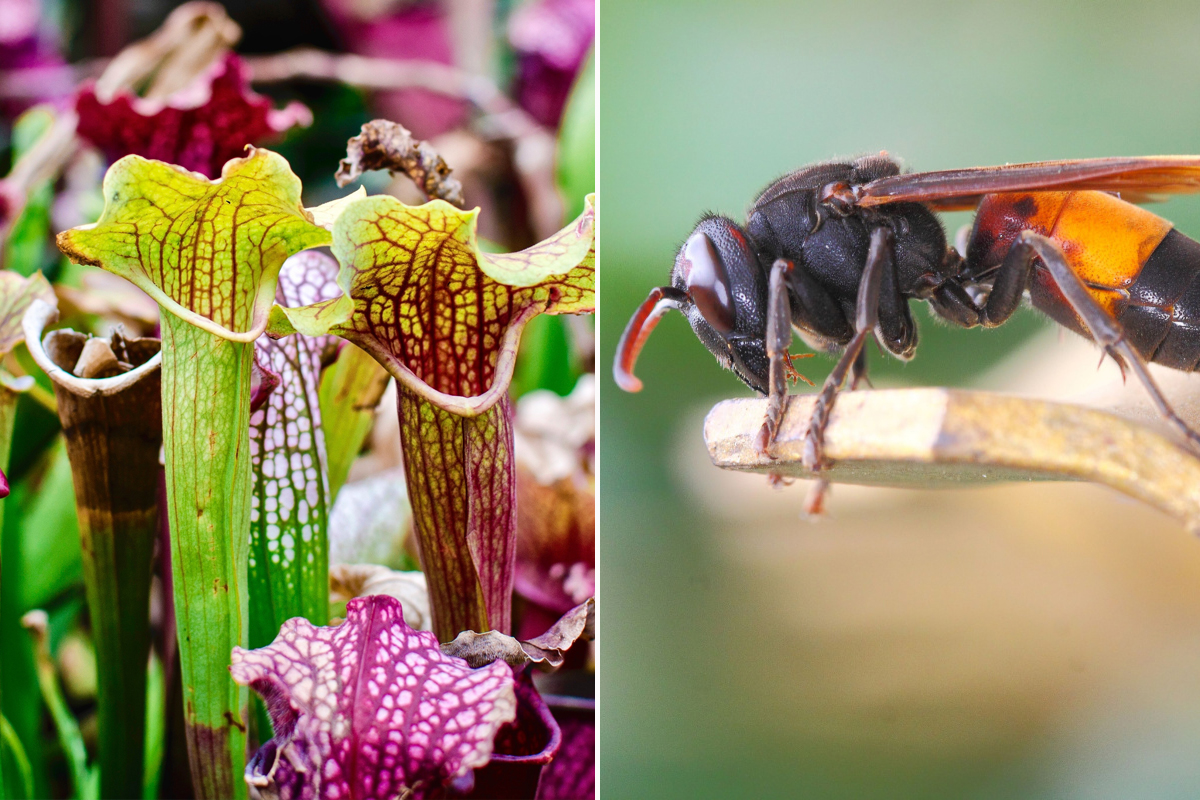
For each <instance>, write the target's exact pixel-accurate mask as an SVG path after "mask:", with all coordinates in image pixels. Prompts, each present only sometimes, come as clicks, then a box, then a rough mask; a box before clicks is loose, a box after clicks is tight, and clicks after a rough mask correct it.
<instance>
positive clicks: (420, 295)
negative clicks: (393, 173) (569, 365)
mask: <svg viewBox="0 0 1200 800" xmlns="http://www.w3.org/2000/svg"><path fill="white" fill-rule="evenodd" d="M474 227H475V219H474V216H473V215H469V214H463V213H462V212H459V211H457V209H454V208H453V207H452V206H449V205H447V204H445V203H439V202H433V203H427V204H426V205H424V206H418V207H409V206H405V205H403V204H402V203H400V202H399V201H397V200H395V199H394V198H390V197H372V198H367V199H365V200H361V201H358V202H356V203H354V204H353V205H352V206H351V207H350V208H348V209H347V210H346V211H345V212H344V214H343V217H342V218H341V219H340V220H339V222H338V224H337V225H336V226H335V229H334V252H335V254H337V256H338V258H339V260H340V261H341V262H342V263H343V264H348V263H349V264H352V270H353V274H352V279H351V283H350V297H351V299H352V300H353V301H354V307H355V313H354V315H353V316H352V317H351V318H350V320H349V321H348V322H346V323H344V324H343V325H341V326H338V327H337V328H335V332H337V333H339V334H340V335H342V336H344V337H345V338H347V339H349V340H350V341H352V342H355V343H356V344H360V345H361V346H363V347H364V349H367V350H368V352H374V353H376V354H379V353H383V354H386V356H385V357H390V358H392V359H395V360H396V361H398V362H400V363H402V364H404V365H405V366H406V367H408V369H410V370H412V371H413V372H414V373H415V374H416V375H417V376H418V377H419V378H420V379H421V380H423V381H424V382H425V383H427V384H429V385H430V386H431V387H433V388H434V389H436V390H438V391H440V392H444V393H446V394H453V395H459V396H463V397H470V396H474V395H478V394H482V393H483V392H484V391H485V390H487V389H488V388H489V387H490V386H491V384H492V381H493V380H494V378H495V367H496V361H497V359H498V358H499V356H500V352H501V349H502V347H503V345H504V340H505V334H506V333H507V332H508V330H509V327H510V326H511V325H512V324H514V322H515V321H517V320H521V321H525V320H527V319H528V318H529V316H530V315H531V314H530V312H535V313H540V312H550V313H582V312H585V311H591V310H592V308H593V306H594V304H595V299H594V297H595V269H594V268H593V267H592V265H591V264H590V263H578V262H576V263H571V264H566V265H565V266H564V268H563V269H562V271H561V273H560V274H558V275H554V276H551V277H549V278H547V279H545V280H543V281H541V282H540V283H538V284H536V285H534V286H529V287H523V288H515V287H512V286H508V285H506V284H504V283H501V282H500V281H497V280H495V279H493V278H491V277H489V276H488V275H487V274H485V273H484V271H483V270H482V269H481V268H480V264H479V258H478V251H477V250H476V246H475V230H474ZM589 234H590V229H589ZM559 238H560V235H556V236H555V237H552V238H551V239H549V240H547V249H550V250H551V251H552V252H556V253H557V252H559V251H565V248H563V247H562V244H561V242H560V241H559ZM524 254H528V255H527V256H526V258H527V260H530V261H532V260H533V259H535V258H538V257H541V256H545V255H546V254H545V253H542V252H541V251H540V250H539V246H535V247H534V248H530V250H528V251H524ZM522 255H523V254H521V253H514V254H511V255H509V256H507V257H506V264H509V265H511V264H512V263H513V262H514V261H516V260H517V259H519V257H520V256H522ZM585 262H586V259H585Z"/></svg>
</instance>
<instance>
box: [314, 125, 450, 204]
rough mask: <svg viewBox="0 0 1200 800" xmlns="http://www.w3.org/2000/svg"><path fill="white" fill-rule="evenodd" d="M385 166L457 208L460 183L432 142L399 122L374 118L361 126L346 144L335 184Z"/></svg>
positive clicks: (434, 196) (426, 193)
mask: <svg viewBox="0 0 1200 800" xmlns="http://www.w3.org/2000/svg"><path fill="white" fill-rule="evenodd" d="M374 169H386V170H388V171H389V172H391V173H392V174H393V175H394V174H395V173H397V172H403V173H404V174H405V175H407V176H408V177H410V178H412V179H413V182H414V183H415V184H417V186H418V187H419V188H420V189H421V191H423V192H424V193H425V196H426V197H428V198H430V199H433V198H438V199H441V200H445V201H446V202H448V203H453V204H454V205H456V206H459V207H461V206H462V204H463V195H462V184H461V183H459V182H458V180H457V179H456V178H454V177H452V176H451V175H450V167H448V166H446V162H445V161H444V160H442V157H441V156H440V155H438V154H437V151H436V150H434V149H433V147H432V145H430V144H429V143H428V142H423V141H421V140H420V139H416V138H413V135H412V133H411V132H410V131H409V130H408V128H405V127H404V126H403V125H401V124H399V123H396V122H391V121H389V120H386V119H376V120H372V121H370V122H368V123H367V124H366V125H363V126H362V133H360V134H359V135H358V136H355V137H354V138H352V139H351V140H350V141H348V142H347V143H346V158H344V159H343V160H342V162H341V164H340V165H339V166H338V171H337V174H336V175H335V176H334V177H335V178H336V179H337V184H338V186H345V185H346V184H347V183H349V182H350V181H352V180H354V179H355V178H357V177H358V176H359V175H361V174H363V173H364V172H369V171H370V170H374Z"/></svg>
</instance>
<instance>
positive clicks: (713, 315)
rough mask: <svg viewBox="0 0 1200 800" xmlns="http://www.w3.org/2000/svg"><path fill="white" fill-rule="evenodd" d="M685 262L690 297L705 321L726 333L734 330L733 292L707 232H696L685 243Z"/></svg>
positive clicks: (685, 279)
mask: <svg viewBox="0 0 1200 800" xmlns="http://www.w3.org/2000/svg"><path fill="white" fill-rule="evenodd" d="M683 261H684V264H683V268H684V276H685V277H684V281H685V282H686V284H687V293H688V296H689V297H691V298H692V302H693V303H695V304H696V308H698V309H700V313H701V314H702V315H703V316H704V319H705V321H706V322H708V324H709V325H711V326H712V327H713V328H714V329H716V331H717V332H718V333H720V334H722V335H725V336H728V335H729V334H731V333H733V323H734V311H733V291H732V290H731V289H730V286H729V275H728V274H727V273H726V272H725V265H724V264H722V263H721V258H720V256H718V255H717V248H716V247H714V246H713V243H712V240H711V239H709V238H708V236H707V235H705V234H703V233H694V234H692V237H691V238H690V239H688V240H687V244H685V245H684V246H683Z"/></svg>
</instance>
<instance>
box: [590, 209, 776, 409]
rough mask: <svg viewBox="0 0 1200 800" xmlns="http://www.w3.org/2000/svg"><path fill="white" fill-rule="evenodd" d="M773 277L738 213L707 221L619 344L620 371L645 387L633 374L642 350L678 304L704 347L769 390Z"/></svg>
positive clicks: (620, 379)
mask: <svg viewBox="0 0 1200 800" xmlns="http://www.w3.org/2000/svg"><path fill="white" fill-rule="evenodd" d="M766 307H767V281H766V275H765V273H764V271H763V269H762V268H761V267H760V266H759V263H758V259H757V258H756V257H755V255H754V251H753V250H752V249H751V247H750V245H749V243H748V242H747V240H746V234H745V232H744V231H743V230H742V229H741V228H739V227H738V226H737V225H736V224H735V223H734V222H733V220H731V219H728V218H726V217H718V216H709V217H705V218H704V219H702V220H700V222H699V224H697V225H696V229H695V230H693V231H692V235H691V236H689V237H688V238H687V241H686V242H684V243H683V246H682V247H681V248H679V253H678V254H677V255H676V256H675V267H674V269H672V270H671V285H670V286H662V287H659V288H657V289H653V290H651V292H650V296H649V297H647V298H646V301H645V302H644V303H642V305H641V306H640V307H639V308H638V310H637V312H636V313H635V314H634V315H633V318H632V319H630V320H629V324H628V325H627V326H626V328H625V333H624V334H623V335H622V336H621V341H620V343H619V344H618V345H617V357H616V362H615V363H614V364H613V377H614V378H615V379H616V381H617V384H618V385H619V386H620V387H621V388H622V389H624V390H626V391H628V392H636V391H639V390H640V389H641V388H642V382H641V381H640V380H638V379H637V378H636V377H635V376H634V374H633V367H634V364H635V363H636V362H637V357H638V353H640V352H641V349H642V346H643V345H644V344H645V343H646V339H647V338H648V337H649V336H650V332H651V331H652V330H654V326H655V325H657V324H658V320H659V319H660V318H661V317H662V315H663V314H665V313H666V312H667V311H669V310H670V309H672V308H674V309H678V310H679V311H681V312H683V314H684V315H686V316H687V318H688V322H690V323H691V325H692V330H693V331H695V333H696V336H697V337H699V339H700V341H701V342H703V343H704V346H705V347H707V348H708V349H709V351H710V352H711V353H712V354H713V355H714V356H716V358H717V361H719V362H720V363H721V365H722V366H724V367H726V368H728V369H731V370H733V372H734V373H735V374H736V375H737V376H738V377H739V378H741V379H742V380H743V381H744V382H745V383H746V385H747V386H749V387H750V388H752V389H755V390H756V391H759V392H762V393H764V394H765V393H766V391H767V383H768V376H769V372H770V367H769V360H768V359H767V347H766V329H767V322H766Z"/></svg>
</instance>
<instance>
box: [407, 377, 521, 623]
mask: <svg viewBox="0 0 1200 800" xmlns="http://www.w3.org/2000/svg"><path fill="white" fill-rule="evenodd" d="M398 389H399V391H398V392H397V403H396V405H397V410H398V412H399V415H400V442H401V445H402V446H403V452H404V470H405V475H406V478H407V480H408V495H409V499H410V501H411V502H412V507H413V523H414V525H415V527H416V532H417V540H418V542H419V543H420V551H421V568H422V570H423V571H424V572H425V574H426V576H427V577H428V578H429V593H430V605H431V607H432V610H433V630H434V633H436V634H437V635H438V638H439V639H441V640H442V641H450V640H452V639H453V638H454V637H455V636H457V635H458V634H459V633H460V632H462V631H465V630H472V631H479V632H483V631H487V630H498V631H501V632H503V633H509V632H510V631H511V628H512V589H513V575H514V569H515V559H516V527H517V514H516V512H517V506H516V503H515V502H514V492H515V490H514V486H515V481H516V473H515V466H514V462H513V458H512V444H513V438H512V437H513V431H512V403H511V401H510V400H509V399H508V397H507V396H506V397H505V398H503V399H502V400H501V401H500V402H499V403H497V404H496V405H494V406H492V407H491V408H490V409H489V410H488V411H487V412H485V413H484V414H482V415H480V416H478V417H471V418H467V417H460V416H457V415H455V414H451V413H450V412H448V411H445V410H443V409H441V408H438V407H437V406H435V405H434V404H432V403H430V402H428V401H426V400H424V399H423V398H421V397H418V396H417V395H416V394H414V393H413V392H411V391H410V390H408V389H406V388H404V387H403V386H399V387H398Z"/></svg>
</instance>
